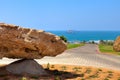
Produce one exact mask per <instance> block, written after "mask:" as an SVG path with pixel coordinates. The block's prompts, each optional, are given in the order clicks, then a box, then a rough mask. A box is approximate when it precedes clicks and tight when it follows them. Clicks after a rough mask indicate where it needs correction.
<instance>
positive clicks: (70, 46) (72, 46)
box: [67, 43, 85, 49]
mask: <svg viewBox="0 0 120 80" xmlns="http://www.w3.org/2000/svg"><path fill="white" fill-rule="evenodd" d="M84 45H85V44H83V43H80V44H68V45H67V49H72V48H76V47H80V46H84Z"/></svg>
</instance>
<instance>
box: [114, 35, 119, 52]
mask: <svg viewBox="0 0 120 80" xmlns="http://www.w3.org/2000/svg"><path fill="white" fill-rule="evenodd" d="M113 49H114V50H115V51H118V52H120V36H118V37H117V39H116V40H115V42H114V45H113Z"/></svg>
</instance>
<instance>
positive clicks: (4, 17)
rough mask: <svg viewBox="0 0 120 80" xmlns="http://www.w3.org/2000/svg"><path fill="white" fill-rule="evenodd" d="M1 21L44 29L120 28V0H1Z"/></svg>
mask: <svg viewBox="0 0 120 80" xmlns="http://www.w3.org/2000/svg"><path fill="white" fill-rule="evenodd" d="M0 22H5V23H10V24H16V25H20V26H23V27H28V28H35V29H43V30H81V31H82V30H85V31H86V30H92V31H93V30H100V31H101V30H107V31H108V30H119V31H120V0H0Z"/></svg>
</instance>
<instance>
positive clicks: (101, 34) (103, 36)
mask: <svg viewBox="0 0 120 80" xmlns="http://www.w3.org/2000/svg"><path fill="white" fill-rule="evenodd" d="M48 32H51V33H53V34H56V35H58V36H61V35H64V36H65V37H66V38H67V39H68V41H71V42H72V41H84V40H85V41H91V40H94V41H97V40H115V39H116V37H117V36H119V35H120V31H72V32H68V31H48Z"/></svg>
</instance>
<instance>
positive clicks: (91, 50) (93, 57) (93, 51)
mask: <svg viewBox="0 0 120 80" xmlns="http://www.w3.org/2000/svg"><path fill="white" fill-rule="evenodd" d="M13 61H15V60H13V59H7V58H4V59H2V60H0V64H2V63H3V64H8V63H10V62H13ZM36 61H38V63H40V64H47V63H50V64H69V65H81V66H94V67H104V68H110V69H115V70H120V56H117V55H110V54H102V53H99V52H98V46H97V45H95V44H86V45H85V46H82V47H78V48H74V49H69V50H66V51H65V52H64V53H62V54H60V55H58V56H56V57H44V58H42V59H38V60H36Z"/></svg>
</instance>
